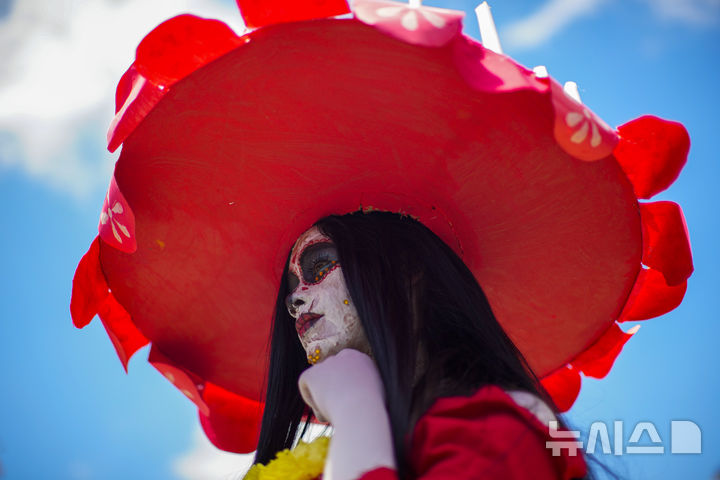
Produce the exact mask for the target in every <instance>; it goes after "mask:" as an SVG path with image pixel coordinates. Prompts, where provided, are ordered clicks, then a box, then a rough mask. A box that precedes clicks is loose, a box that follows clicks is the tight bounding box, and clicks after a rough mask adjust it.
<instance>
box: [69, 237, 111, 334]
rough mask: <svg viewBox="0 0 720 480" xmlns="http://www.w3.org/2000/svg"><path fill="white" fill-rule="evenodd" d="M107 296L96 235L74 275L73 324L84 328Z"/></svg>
mask: <svg viewBox="0 0 720 480" xmlns="http://www.w3.org/2000/svg"><path fill="white" fill-rule="evenodd" d="M107 296H108V286H107V282H106V281H105V275H103V272H102V269H101V268H100V240H99V237H95V240H93V242H92V243H91V244H90V248H89V249H88V251H87V253H85V255H83V257H82V258H81V259H80V263H78V266H77V269H76V270H75V276H74V277H73V286H72V296H71V297H70V314H71V315H72V320H73V324H74V325H75V326H76V327H77V328H83V327H84V326H85V325H87V324H88V323H90V321H91V320H92V319H93V317H95V315H97V313H98V312H99V311H100V306H101V305H102V304H103V303H104V302H105V299H106V298H107Z"/></svg>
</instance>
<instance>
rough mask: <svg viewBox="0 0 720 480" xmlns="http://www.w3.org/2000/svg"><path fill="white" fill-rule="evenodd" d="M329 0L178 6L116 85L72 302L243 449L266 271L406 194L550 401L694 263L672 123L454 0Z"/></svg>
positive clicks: (574, 388)
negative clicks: (335, 226)
mask: <svg viewBox="0 0 720 480" xmlns="http://www.w3.org/2000/svg"><path fill="white" fill-rule="evenodd" d="M353 9H354V12H353V15H352V17H350V16H345V17H342V18H331V17H335V16H337V15H342V14H345V13H347V12H348V9H347V5H346V4H345V3H344V1H343V0H333V1H325V2H316V1H308V2H300V1H297V0H296V1H293V2H277V3H276V4H272V2H270V3H269V2H267V1H264V2H255V3H253V2H249V3H248V5H245V3H243V2H241V10H242V11H243V14H244V18H245V20H246V23H247V24H248V26H250V27H255V29H254V30H250V31H248V32H247V33H245V34H244V35H242V36H237V35H236V34H235V33H233V32H232V31H231V30H230V29H229V28H228V27H227V26H225V25H224V24H222V23H220V22H218V21H214V20H206V19H201V18H198V17H194V16H189V15H184V16H179V17H176V18H173V19H171V20H168V21H167V22H165V23H163V24H162V25H160V26H158V27H157V28H156V29H155V30H154V31H153V32H151V33H150V34H149V35H148V36H147V37H145V39H144V40H143V41H142V43H141V44H140V45H139V47H138V49H137V57H136V60H135V62H134V63H133V65H132V66H131V67H130V68H129V69H128V71H127V73H126V74H125V75H124V76H123V77H122V79H121V81H120V84H119V85H118V89H117V115H116V117H115V119H114V121H113V123H112V126H111V128H110V132H109V134H108V141H109V148H110V149H111V150H114V149H116V148H117V147H118V146H119V145H120V144H122V146H123V147H122V153H121V155H120V159H119V160H118V162H117V165H116V167H115V173H114V176H113V178H112V180H111V182H110V188H109V190H108V194H107V197H106V201H105V204H104V205H103V209H102V213H101V217H100V226H99V230H100V233H99V235H98V237H97V238H96V239H95V241H94V242H93V243H92V245H91V247H90V250H89V251H88V253H87V254H86V255H85V256H84V257H83V259H82V260H81V261H80V264H79V266H78V269H77V272H76V274H75V279H74V285H73V296H72V303H71V310H72V316H73V320H74V323H75V325H76V326H78V327H83V326H84V325H86V324H87V323H88V322H90V320H91V319H92V318H93V317H94V316H95V314H99V316H100V319H101V320H102V322H103V324H104V325H105V328H106V329H107V331H108V334H109V335H110V338H111V340H112V342H113V344H114V345H115V348H116V349H117V352H118V355H119V356H120V359H121V361H122V362H123V365H125V366H127V362H128V359H129V358H130V356H132V354H133V353H134V352H135V351H136V350H137V349H139V348H140V347H142V346H144V345H146V344H147V343H149V342H151V343H152V349H151V352H150V358H149V361H150V362H151V363H152V364H153V365H154V366H156V367H157V368H158V369H159V370H160V371H161V372H162V373H163V374H164V375H165V376H166V377H167V378H168V379H169V380H170V381H171V382H173V383H174V384H175V385H176V386H177V387H178V388H179V389H180V390H181V391H182V392H183V393H184V394H185V395H187V396H188V397H189V398H190V399H191V400H192V401H193V402H195V403H196V404H197V406H198V408H199V411H200V417H201V421H202V423H203V426H204V427H205V430H206V432H207V433H208V435H209V437H210V438H211V440H212V441H213V442H214V443H215V444H216V445H217V446H219V447H220V448H223V449H226V450H231V451H238V452H247V451H251V450H253V449H254V447H255V443H256V438H257V431H258V422H259V418H260V415H261V412H262V398H263V379H264V375H265V372H266V370H267V364H268V352H267V345H268V335H269V331H270V324H271V321H272V313H273V312H272V310H273V307H274V303H275V302H274V300H275V296H276V294H277V290H278V285H279V277H280V274H281V272H282V269H283V262H284V261H285V259H286V257H287V254H288V251H289V250H290V248H291V246H292V244H293V242H294V240H295V238H296V237H297V236H298V235H299V234H300V233H302V232H303V231H304V230H305V229H307V228H308V227H309V226H310V225H312V224H313V223H314V222H315V221H316V220H318V219H319V218H321V217H323V216H325V215H328V214H344V213H348V212H353V211H357V210H366V211H367V210H384V211H391V212H398V213H402V214H407V215H411V216H413V217H415V218H417V219H418V220H420V221H421V222H422V223H424V224H425V225H426V226H428V227H429V228H430V229H432V230H433V231H434V232H435V233H436V234H438V235H439V236H440V237H441V238H442V239H443V240H444V241H445V242H446V243H447V244H448V245H450V246H451V247H452V248H453V249H455V251H456V252H457V253H458V254H460V255H461V257H462V258H463V260H464V261H465V263H466V264H467V266H468V267H469V268H470V269H471V270H472V271H473V272H474V274H475V276H476V278H477V279H478V281H479V283H480V284H481V285H482V287H483V289H484V291H485V293H486V294H487V297H488V299H489V301H490V304H491V306H492V308H493V311H494V312H495V314H496V316H497V318H498V320H499V321H500V322H501V324H502V325H503V327H504V328H505V329H506V331H507V332H508V334H509V335H510V337H511V338H512V339H513V341H514V342H515V343H516V345H517V346H518V347H519V348H520V350H521V351H522V352H523V353H524V354H525V356H526V357H527V359H528V361H529V362H530V364H531V366H532V367H533V369H534V370H535V372H536V373H537V374H538V375H539V376H541V377H542V378H543V384H544V385H545V387H546V388H547V389H548V390H549V391H550V393H551V394H552V395H553V398H554V399H555V401H556V403H557V404H558V406H559V407H560V408H561V409H567V408H569V407H570V406H571V405H572V403H573V401H574V399H575V398H576V396H577V394H578V392H579V389H580V373H581V372H582V373H583V374H585V375H588V376H592V377H598V378H601V377H603V376H605V375H606V374H607V372H608V371H609V369H610V367H611V366H612V363H613V361H614V359H615V357H616V356H617V354H618V353H619V351H620V350H621V348H622V346H623V345H624V343H625V342H626V341H627V339H628V338H629V337H630V336H631V334H632V330H631V331H630V332H628V333H625V332H623V330H622V329H621V328H620V327H619V324H618V322H623V321H627V320H641V319H647V318H651V317H655V316H658V315H661V314H663V313H665V312H667V311H669V310H671V309H673V308H675V307H676V306H677V305H678V304H679V303H680V301H681V300H682V297H683V295H684V293H685V288H686V279H687V278H688V277H689V275H690V274H691V272H692V269H693V267H692V260H691V254H690V246H689V242H688V236H687V229H686V226H685V222H684V219H683V215H682V212H681V210H680V207H679V206H678V205H676V204H674V203H672V202H667V201H662V202H652V203H639V202H638V199H647V198H650V197H651V196H653V195H654V194H656V193H658V192H659V191H661V190H663V189H665V188H667V187H668V186H669V185H670V184H671V183H672V182H673V181H674V179H675V178H676V177H677V175H678V174H679V172H680V169H681V168H682V166H683V165H684V163H685V160H686V156H687V152H688V148H689V140H688V136H687V133H686V131H685V129H684V128H683V127H682V125H680V124H678V123H674V122H669V121H664V120H661V119H658V118H655V117H641V118H639V119H637V120H633V121H631V122H629V123H627V124H625V125H623V126H622V127H619V128H618V129H617V130H615V129H612V128H610V127H608V126H607V125H606V124H605V123H604V122H603V121H602V120H601V119H599V118H598V117H597V116H596V115H595V114H593V113H592V112H591V111H590V110H589V109H588V108H587V107H586V106H584V105H582V104H581V103H580V102H578V101H577V100H576V99H573V98H571V97H570V96H569V95H568V94H566V93H565V91H564V90H563V88H562V87H561V86H560V85H559V84H558V83H556V82H555V81H554V80H553V79H551V78H549V77H547V76H546V75H542V74H536V73H534V72H533V71H531V70H528V69H526V68H524V67H522V66H520V65H518V64H517V63H515V62H514V61H513V60H512V59H510V58H509V57H507V56H504V55H502V54H498V53H495V52H493V51H491V50H488V49H486V48H484V47H483V46H482V45H480V44H479V43H477V42H475V41H474V40H472V39H470V38H468V37H466V36H464V35H462V33H461V20H462V12H455V11H450V10H443V9H436V8H428V7H421V6H419V5H406V4H400V3H392V2H385V1H383V2H375V1H362V2H357V3H356V4H355V5H354V8H353Z"/></svg>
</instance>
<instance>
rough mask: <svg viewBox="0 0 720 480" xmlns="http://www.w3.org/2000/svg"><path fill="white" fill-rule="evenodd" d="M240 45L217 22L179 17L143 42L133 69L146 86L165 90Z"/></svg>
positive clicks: (221, 24)
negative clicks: (159, 86) (147, 82)
mask: <svg viewBox="0 0 720 480" xmlns="http://www.w3.org/2000/svg"><path fill="white" fill-rule="evenodd" d="M242 43H243V40H242V39H241V38H240V37H238V36H237V35H236V34H235V32H233V31H232V29H231V28H230V27H228V26H227V25H225V24H224V23H223V22H221V21H219V20H209V19H206V18H200V17H196V16H194V15H178V16H177V17H173V18H171V19H170V20H166V21H165V22H163V23H161V24H160V25H158V26H157V27H155V29H154V30H153V31H152V32H150V33H149V34H148V35H147V36H145V38H143V40H142V41H141V42H140V45H138V47H137V54H136V58H135V64H134V65H135V68H137V71H138V72H139V73H140V75H142V76H143V77H145V78H146V79H147V80H148V81H149V82H151V83H153V84H155V85H162V86H164V87H166V88H167V87H169V86H171V85H173V84H174V83H176V82H177V81H178V80H181V79H183V78H185V77H186V76H188V75H189V74H191V73H192V72H194V71H195V70H197V69H198V68H200V67H202V66H203V65H207V64H208V63H210V62H211V61H213V60H215V59H216V58H218V57H220V56H222V55H224V54H226V53H227V52H229V51H230V50H233V49H234V48H235V47H237V46H239V45H241V44H242Z"/></svg>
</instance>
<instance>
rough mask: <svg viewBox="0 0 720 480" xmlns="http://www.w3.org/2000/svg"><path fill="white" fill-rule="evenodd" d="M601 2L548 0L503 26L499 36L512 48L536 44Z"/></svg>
mask: <svg viewBox="0 0 720 480" xmlns="http://www.w3.org/2000/svg"><path fill="white" fill-rule="evenodd" d="M603 3H605V0H548V1H547V2H545V3H544V4H543V5H542V6H541V7H540V8H539V9H538V10H537V11H535V12H534V13H532V14H530V15H529V16H527V17H525V18H523V19H521V20H518V21H516V22H514V23H512V24H511V25H509V26H508V27H506V28H505V29H504V30H503V32H502V35H501V38H500V39H501V41H502V42H503V43H505V44H507V45H508V46H509V47H511V48H515V49H520V48H532V47H537V46H539V45H542V44H543V43H545V42H547V41H548V40H550V38H552V37H553V36H554V35H555V34H556V33H558V32H560V31H561V30H562V29H563V28H565V27H566V26H568V25H569V24H571V23H572V22H574V21H575V20H577V19H579V18H581V17H584V16H587V15H589V14H591V13H593V12H595V11H596V10H597V7H598V6H599V5H601V4H603Z"/></svg>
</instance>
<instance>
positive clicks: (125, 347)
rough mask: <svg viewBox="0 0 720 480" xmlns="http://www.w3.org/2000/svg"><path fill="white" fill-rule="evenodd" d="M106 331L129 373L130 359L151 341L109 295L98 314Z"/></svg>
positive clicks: (110, 294)
mask: <svg viewBox="0 0 720 480" xmlns="http://www.w3.org/2000/svg"><path fill="white" fill-rule="evenodd" d="M98 314H99V316H100V320H102V323H103V325H104V326H105V330H106V331H107V334H108V336H109V337H110V340H111V341H112V343H113V346H114V347H115V351H116V352H117V354H118V357H119V358H120V362H121V363H122V365H123V368H124V369H125V371H126V372H127V365H128V362H129V361H130V358H131V357H132V356H133V354H134V353H135V352H137V351H138V350H139V349H140V348H142V347H144V346H145V345H147V344H148V342H149V340H148V339H147V338H145V336H144V335H143V334H142V333H140V330H138V329H137V327H136V326H135V324H134V323H133V322H132V319H131V318H130V314H129V313H128V312H127V310H125V308H124V307H123V306H122V305H120V303H119V302H118V301H117V300H116V299H115V297H114V296H113V294H112V293H109V294H108V296H107V298H106V300H105V302H104V303H103V304H102V305H101V306H100V311H99V312H98Z"/></svg>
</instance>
